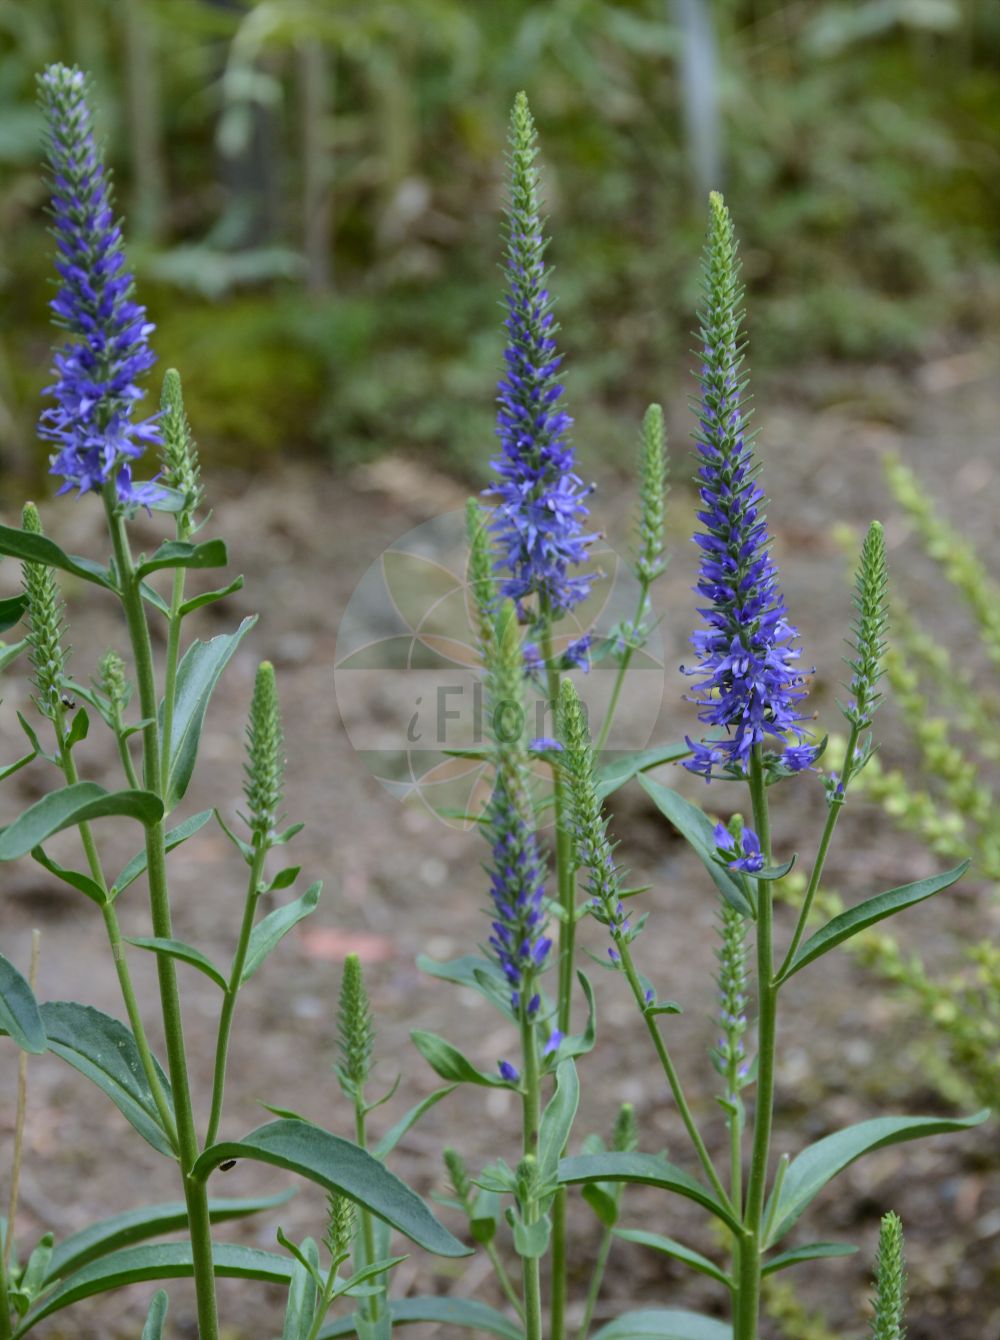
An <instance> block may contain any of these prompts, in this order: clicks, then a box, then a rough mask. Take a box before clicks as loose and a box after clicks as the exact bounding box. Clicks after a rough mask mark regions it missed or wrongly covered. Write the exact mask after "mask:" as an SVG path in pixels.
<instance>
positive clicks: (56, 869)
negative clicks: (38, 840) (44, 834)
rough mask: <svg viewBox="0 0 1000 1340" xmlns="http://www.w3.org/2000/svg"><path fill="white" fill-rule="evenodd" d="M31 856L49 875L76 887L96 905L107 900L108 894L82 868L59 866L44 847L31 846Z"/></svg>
mask: <svg viewBox="0 0 1000 1340" xmlns="http://www.w3.org/2000/svg"><path fill="white" fill-rule="evenodd" d="M31 856H32V860H35V861H37V862H38V864H39V865H40V866H43V867H44V868H45V869H46V870H47V871H48V872H49V874H50V875H55V877H56V879H61V880H62V882H63V883H64V884H68V885H69V886H70V888H73V889H76V890H78V892H80V893H85V894H86V895H87V897H88V898H90V899H92V900H93V902H95V903H96V904H97V906H98V907H103V906H104V904H105V903H106V902H107V901H108V895H107V894H106V893H105V892H104V890H103V889H102V888H101V886H100V884H98V882H97V880H96V879H92V878H91V876H90V875H87V874H84V872H83V871H82V870H67V869H66V868H65V866H61V865H60V864H59V862H58V861H54V860H53V859H52V857H51V856H47V855H46V854H45V851H44V849H43V848H41V847H33V848H32V850H31Z"/></svg>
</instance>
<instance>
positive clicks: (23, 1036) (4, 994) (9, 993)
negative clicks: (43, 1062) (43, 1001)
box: [0, 954, 48, 1056]
mask: <svg viewBox="0 0 1000 1340" xmlns="http://www.w3.org/2000/svg"><path fill="white" fill-rule="evenodd" d="M0 1031H2V1032H4V1033H6V1034H7V1036H8V1037H10V1038H11V1039H12V1040H13V1041H14V1042H16V1043H17V1045H18V1046H19V1047H20V1048H21V1050H22V1051H25V1052H31V1053H32V1054H33V1055H35V1056H41V1055H42V1053H43V1052H45V1051H47V1050H48V1041H47V1039H46V1037H45V1028H44V1025H43V1024H42V1016H41V1014H40V1012H39V1009H38V1002H37V1001H36V1000H35V993H34V991H32V989H31V987H30V986H29V984H28V983H27V981H25V979H24V978H23V977H22V976H21V974H20V973H19V972H18V970H17V969H16V968H15V967H14V965H13V963H10V962H8V960H7V959H5V958H4V957H3V955H2V954H0Z"/></svg>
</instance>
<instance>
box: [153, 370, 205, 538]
mask: <svg viewBox="0 0 1000 1340" xmlns="http://www.w3.org/2000/svg"><path fill="white" fill-rule="evenodd" d="M160 411H161V413H160V424H159V426H160V433H161V436H162V438H163V446H162V448H161V451H160V457H161V460H162V463H163V477H164V480H165V481H166V483H167V484H169V485H170V487H171V488H172V489H177V491H178V492H179V493H183V494H184V511H183V512H182V513H181V518H180V521H181V528H182V529H183V530H185V531H186V532H189V531H190V530H191V527H192V524H193V521H194V513H195V512H196V511H197V510H198V508H199V507H200V506H201V504H202V502H203V500H204V493H205V491H204V489H203V488H202V484H201V467H200V465H199V463H198V448H197V447H196V446H195V441H194V438H193V437H192V435H191V426H190V424H189V423H188V419H187V414H186V413H185V410H184V395H183V391H182V388H181V378H180V373H178V371H177V370H176V368H168V369H167V372H166V374H165V376H164V378H163V391H162V393H161V395H160Z"/></svg>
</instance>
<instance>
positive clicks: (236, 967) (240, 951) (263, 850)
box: [164, 714, 269, 1145]
mask: <svg viewBox="0 0 1000 1340" xmlns="http://www.w3.org/2000/svg"><path fill="white" fill-rule="evenodd" d="M164 722H166V714H164ZM268 850H269V848H268V846H267V844H266V843H260V844H258V845H256V846H255V847H254V853H253V860H252V861H251V863H250V878H249V880H248V881H247V896H246V902H245V903H244V906H243V922H242V924H241V926H240V934H239V939H238V940H237V942H236V952H235V954H234V955H233V965H232V968H231V969H230V973H229V985H228V986H227V987H226V994H225V997H224V999H223V1002H222V1010H221V1012H220V1014H219V1031H218V1034H217V1036H216V1041H215V1070H214V1074H213V1077H212V1108H211V1114H210V1116H209V1119H208V1131H207V1132H206V1135H205V1144H206V1145H211V1144H214V1143H215V1137H216V1136H217V1135H218V1133H219V1122H220V1120H221V1119H222V1098H223V1093H224V1091H225V1087H226V1062H227V1061H228V1058H229V1035H230V1032H231V1031H232V1026H233V1014H234V1012H235V1009H236V996H237V993H238V991H239V989H240V986H241V985H242V978H243V966H244V964H245V963H246V957H247V949H248V947H249V945H250V935H251V933H252V932H253V923H254V917H255V916H256V914H257V897H258V890H259V888H260V881H261V876H262V875H263V873H264V859H265V857H266V856H267V853H268Z"/></svg>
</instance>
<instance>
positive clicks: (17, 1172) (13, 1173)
mask: <svg viewBox="0 0 1000 1340" xmlns="http://www.w3.org/2000/svg"><path fill="white" fill-rule="evenodd" d="M41 940H42V933H41V931H38V930H34V931H32V932H31V962H30V966H29V968H28V985H29V986H30V987H31V989H32V991H34V990H35V988H36V985H37V982H38V954H39V948H40V946H41ZM27 1111H28V1053H27V1052H25V1051H22V1052H21V1053H20V1055H19V1056H18V1058H17V1109H16V1113H15V1116H14V1153H13V1156H12V1157H11V1160H10V1196H9V1198H8V1200H7V1226H6V1229H5V1231H4V1239H3V1259H2V1261H0V1279H2V1280H4V1281H6V1278H7V1270H8V1267H9V1265H10V1253H11V1248H12V1246H13V1243H14V1223H15V1221H16V1219H17V1200H18V1195H19V1192H20V1186H21V1162H22V1159H23V1157H24V1120H25V1116H26V1115H27ZM6 1304H7V1297H6V1294H4V1295H3V1298H2V1299H0V1309H2V1308H4V1307H6ZM7 1316H8V1317H9V1316H10V1310H9V1308H7Z"/></svg>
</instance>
